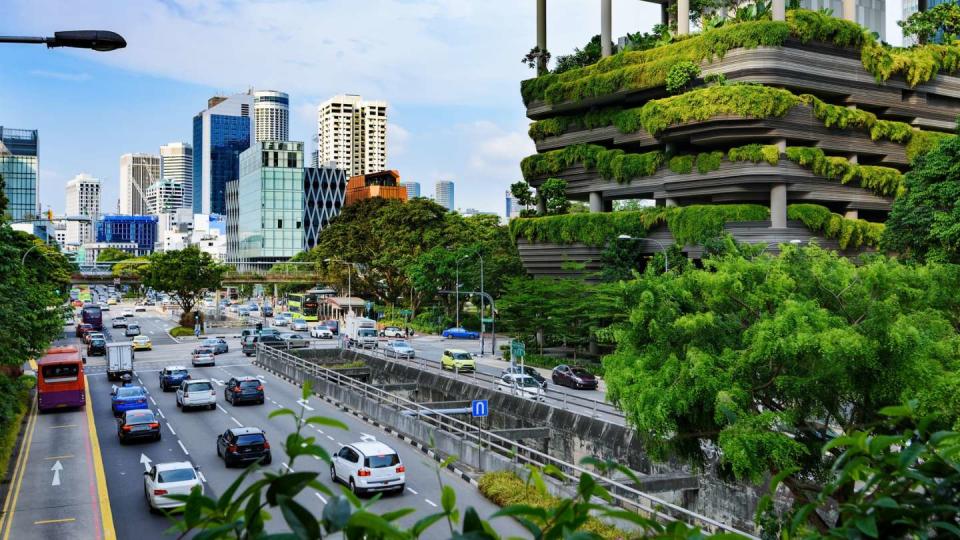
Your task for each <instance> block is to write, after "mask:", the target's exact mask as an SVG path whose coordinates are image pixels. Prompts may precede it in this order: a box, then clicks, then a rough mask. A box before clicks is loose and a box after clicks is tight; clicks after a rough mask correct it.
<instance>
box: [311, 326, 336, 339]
mask: <svg viewBox="0 0 960 540" xmlns="http://www.w3.org/2000/svg"><path fill="white" fill-rule="evenodd" d="M310 337H314V338H318V339H333V332H331V331H330V329H329V328H327V327H326V326H324V325H322V324H318V325H316V326H314V327H313V328H311V329H310Z"/></svg>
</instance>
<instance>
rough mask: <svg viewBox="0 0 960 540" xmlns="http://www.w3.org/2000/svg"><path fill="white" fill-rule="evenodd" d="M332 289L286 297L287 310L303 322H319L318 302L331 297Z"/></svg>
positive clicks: (311, 290)
mask: <svg viewBox="0 0 960 540" xmlns="http://www.w3.org/2000/svg"><path fill="white" fill-rule="evenodd" d="M333 295H334V291H333V289H310V290H309V291H307V292H305V293H293V294H288V295H287V310H288V311H289V312H290V313H291V314H292V315H293V316H294V318H298V319H303V320H305V321H308V322H310V321H319V320H320V301H321V300H322V299H324V298H327V297H328V296H333Z"/></svg>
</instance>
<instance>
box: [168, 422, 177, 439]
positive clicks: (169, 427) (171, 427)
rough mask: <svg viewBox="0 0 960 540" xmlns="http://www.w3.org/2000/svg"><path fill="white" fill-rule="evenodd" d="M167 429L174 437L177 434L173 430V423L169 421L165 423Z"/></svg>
mask: <svg viewBox="0 0 960 540" xmlns="http://www.w3.org/2000/svg"><path fill="white" fill-rule="evenodd" d="M167 429H169V430H170V433H173V436H174V437H176V436H177V432H176V431H174V430H173V425H171V424H170V423H169V422H168V423H167Z"/></svg>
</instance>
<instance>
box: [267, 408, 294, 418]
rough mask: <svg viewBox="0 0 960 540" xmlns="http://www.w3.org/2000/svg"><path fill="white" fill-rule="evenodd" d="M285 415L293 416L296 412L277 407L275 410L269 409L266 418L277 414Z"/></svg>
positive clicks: (274, 416)
mask: <svg viewBox="0 0 960 540" xmlns="http://www.w3.org/2000/svg"><path fill="white" fill-rule="evenodd" d="M285 415H287V416H292V417H294V418H296V417H297V413H295V412H293V411H292V410H290V409H277V410H275V411H270V414H268V415H267V418H276V417H278V416H285Z"/></svg>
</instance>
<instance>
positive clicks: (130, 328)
mask: <svg viewBox="0 0 960 540" xmlns="http://www.w3.org/2000/svg"><path fill="white" fill-rule="evenodd" d="M123 335H124V336H126V337H133V336H139V335H140V325H139V324H136V323H130V324H128V325H127V327H126V328H125V329H124V330H123Z"/></svg>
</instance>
